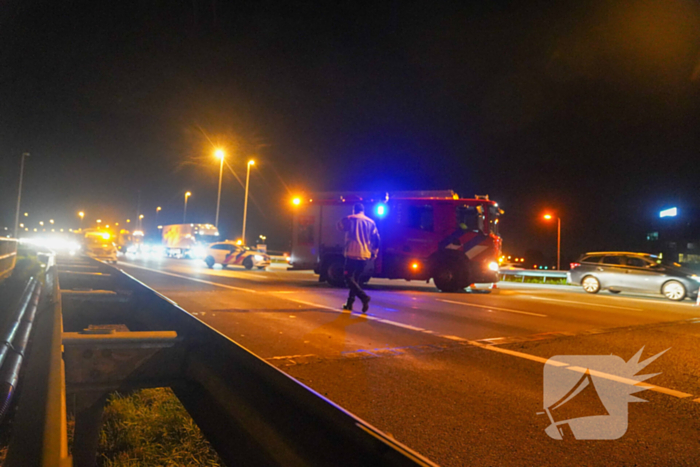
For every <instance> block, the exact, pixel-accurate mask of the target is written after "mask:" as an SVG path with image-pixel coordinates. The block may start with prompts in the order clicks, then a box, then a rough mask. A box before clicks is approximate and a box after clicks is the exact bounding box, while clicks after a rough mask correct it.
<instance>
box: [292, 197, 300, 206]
mask: <svg viewBox="0 0 700 467" xmlns="http://www.w3.org/2000/svg"><path fill="white" fill-rule="evenodd" d="M292 204H293V205H294V206H299V205H300V204H301V198H299V197H298V196H297V197H296V198H292Z"/></svg>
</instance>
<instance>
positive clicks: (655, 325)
mask: <svg viewBox="0 0 700 467" xmlns="http://www.w3.org/2000/svg"><path fill="white" fill-rule="evenodd" d="M118 267H120V268H122V269H124V271H126V272H127V273H128V274H130V275H132V276H134V277H135V278H137V279H139V280H141V281H142V282H144V283H146V284H147V285H149V286H150V287H152V288H154V289H155V290H157V291H158V292H160V293H162V294H163V295H165V296H167V297H168V298H170V299H172V300H173V301H175V302H176V303H177V304H178V305H180V306H181V307H182V308H184V309H186V310H187V311H189V312H190V313H192V314H193V315H195V316H197V317H198V318H199V319H201V320H202V321H204V322H206V323H207V324H209V325H211V326H212V327H214V328H216V329H217V330H219V331H220V332H222V333H223V334H225V335H227V336H229V337H230V338H231V339H233V340H234V341H236V342H237V343H239V344H240V345H242V346H244V347H245V348H247V349H249V350H250V351H252V352H253V353H255V354H257V355H258V356H259V357H261V358H264V359H266V360H267V361H268V362H270V363H271V364H273V365H275V366H277V367H278V368H280V369H282V370H283V371H285V372H287V373H288V374H290V375H291V376H293V377H295V378H296V379H298V380H299V381H301V382H302V383H304V384H306V385H307V386H309V387H311V388H313V389H315V390H316V391H318V392H320V393H321V394H324V395H325V396H326V397H328V398H329V399H331V400H333V401H334V402H336V403H338V404H340V405H341V406H343V407H345V408H346V409H348V410H350V411H351V412H353V413H354V414H356V415H358V416H359V417H361V418H363V419H365V420H367V421H368V422H370V423H372V424H373V425H375V426H376V427H378V428H379V429H381V430H383V431H385V432H387V433H389V434H391V435H392V436H394V437H395V438H396V439H397V440H399V441H401V442H403V443H404V444H406V445H408V446H409V447H411V448H413V449H415V450H416V451H418V452H420V453H422V454H423V455H425V456H427V457H429V458H430V459H432V460H433V461H434V462H436V463H438V464H440V465H444V466H462V465H480V466H489V465H494V466H495V465H552V466H560V465H601V466H603V465H604V466H608V465H697V464H699V463H700V421H699V420H700V418H699V416H700V381H699V380H698V375H699V374H700V357H699V356H698V352H697V349H698V348H699V345H700V308H698V307H695V306H694V304H693V303H692V302H691V301H689V300H686V301H684V302H680V303H676V302H670V301H668V300H665V299H662V298H659V297H653V296H642V295H629V294H624V293H623V294H620V295H612V294H610V293H608V292H605V291H603V292H601V293H599V294H597V295H590V294H586V293H584V292H582V291H581V290H579V288H575V287H568V286H542V285H528V284H517V283H503V282H501V283H499V285H498V289H496V290H476V291H472V292H463V293H452V294H447V293H440V292H438V291H437V290H436V289H435V288H434V287H433V286H432V285H431V284H425V283H414V282H410V283H409V282H405V281H388V280H375V279H373V280H372V281H371V283H370V284H369V285H368V287H367V291H368V293H369V294H370V296H371V297H372V302H371V307H370V311H369V313H368V314H367V315H363V314H361V313H359V312H357V311H355V312H353V313H347V312H342V310H341V304H342V303H343V302H344V299H345V296H346V294H347V292H346V291H345V290H342V289H333V288H330V287H328V286H327V285H325V284H319V283H318V281H317V278H316V276H315V275H313V274H312V273H310V272H303V271H299V272H297V271H286V270H284V269H282V268H270V269H268V270H267V271H257V270H251V271H247V270H244V269H235V268H229V269H226V270H222V269H219V267H218V266H217V267H216V268H215V269H213V270H210V269H207V268H206V266H205V265H204V264H203V262H201V261H193V260H174V259H165V258H129V259H126V261H121V262H120V263H119V264H118ZM356 308H357V309H359V308H360V307H359V306H357V304H356ZM640 349H643V352H642V356H641V358H640V359H639V360H640V361H642V360H645V359H647V358H649V357H652V356H654V355H656V354H658V353H660V352H663V351H666V352H665V353H664V354H663V355H661V356H660V357H658V359H656V360H655V361H653V362H648V366H646V368H643V365H638V366H637V365H633V364H629V365H627V366H625V365H623V366H619V365H618V366H617V367H610V366H609V367H605V368H603V369H602V370H601V369H600V368H598V372H597V373H596V372H595V371H594V372H592V373H593V377H594V379H592V380H591V379H589V380H586V375H585V370H586V368H582V367H581V364H579V363H577V362H579V360H576V358H574V357H572V356H578V355H593V356H610V355H615V356H619V357H621V359H622V360H624V362H628V361H631V362H632V363H635V362H636V360H635V358H633V357H634V356H635V354H637V352H638V351H640ZM554 356H561V357H559V358H558V361H559V362H563V363H557V362H551V361H550V362H548V359H549V358H551V357H554ZM607 358H608V360H605V361H606V362H609V361H610V358H612V357H607ZM613 360H614V358H613ZM622 360H619V361H620V362H621V361H622ZM590 368H591V369H592V370H595V368H594V366H593V365H591V366H590ZM596 368H597V367H596ZM546 369H547V371H552V372H554V373H551V374H554V376H552V378H550V380H549V381H548V383H546V384H545V383H544V378H543V375H544V373H545V370H546ZM555 373H556V374H555ZM657 373H658V374H657ZM635 374H642V375H643V374H656V375H655V376H653V377H651V378H650V379H647V380H646V381H645V382H644V383H638V382H637V380H635V379H634V375H635ZM562 375H563V376H562ZM567 375H568V376H567ZM571 375H574V376H571ZM572 378H573V379H572ZM588 378H591V377H588ZM577 381H578V383H577ZM586 381H588V382H591V381H592V382H593V386H590V385H589V387H588V388H587V389H586ZM574 383H576V384H574ZM557 384H559V385H558V386H557ZM635 384H636V386H635ZM639 384H643V385H644V387H646V388H647V390H645V391H643V392H638V393H637V394H636V397H638V398H640V399H643V400H646V401H647V402H645V403H636V402H629V403H628V402H627V399H628V396H627V394H631V393H633V392H634V391H635V390H637V389H640V388H639ZM567 385H568V386H567ZM562 387H564V388H565V389H564V390H563V392H562ZM568 387H571V389H574V388H575V387H578V388H583V390H582V391H581V392H580V397H572V398H571V400H568V401H567V402H565V403H562V404H561V407H557V408H556V409H552V408H551V407H550V411H549V413H547V412H545V410H544V409H545V404H544V399H543V394H544V392H545V391H546V392H547V394H549V397H550V400H549V403H548V406H551V405H552V401H553V400H554V401H556V400H559V399H560V397H559V396H565V395H566V392H567V390H568V389H566V388H568ZM593 388H595V390H593ZM557 391H559V392H557ZM596 394H597V396H596ZM620 394H622V396H619V395H620ZM613 395H616V396H614V397H613ZM576 396H578V394H576ZM552 397H554V399H553V400H552V399H551V398H552ZM615 397H617V398H615ZM620 397H621V399H620ZM574 399H575V401H574ZM561 400H562V401H563V400H567V399H566V398H565V397H561ZM601 403H602V404H601ZM555 405H557V404H555ZM603 405H604V407H603ZM627 413H628V424H627V427H626V431H625V430H624V426H622V428H620V425H619V423H620V419H619V418H617V419H615V422H613V418H614V417H612V416H613V415H615V416H618V415H620V414H622V422H624V418H625V417H624V415H625V414H627ZM590 415H598V416H601V417H599V419H597V423H598V425H596V426H597V427H598V428H597V431H596V433H598V434H597V435H596V436H597V437H600V436H603V437H607V438H610V437H615V438H617V439H603V440H600V439H596V440H590V439H574V436H573V432H572V431H569V428H570V429H574V424H575V423H577V422H576V421H574V422H572V423H570V424H569V425H568V426H567V425H566V424H564V425H563V426H561V427H560V428H561V429H562V431H560V433H563V438H564V439H562V440H555V439H552V438H550V437H549V436H548V435H547V434H546V433H545V429H546V428H547V427H548V426H549V425H550V423H551V421H552V420H554V421H555V422H559V421H561V420H566V419H575V418H578V417H584V416H590ZM608 415H609V417H605V416H608ZM550 416H551V417H552V419H551V420H550ZM615 423H618V425H616V426H617V428H615V427H613V425H615ZM623 425H624V423H623ZM555 431H556V429H555ZM579 433H580V432H579ZM579 437H580V436H579Z"/></svg>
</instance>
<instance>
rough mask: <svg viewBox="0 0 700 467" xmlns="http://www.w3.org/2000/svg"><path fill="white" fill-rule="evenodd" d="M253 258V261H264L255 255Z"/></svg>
mask: <svg viewBox="0 0 700 467" xmlns="http://www.w3.org/2000/svg"><path fill="white" fill-rule="evenodd" d="M253 258H254V259H255V261H262V260H263V259H265V258H263V257H262V256H260V255H255V256H253Z"/></svg>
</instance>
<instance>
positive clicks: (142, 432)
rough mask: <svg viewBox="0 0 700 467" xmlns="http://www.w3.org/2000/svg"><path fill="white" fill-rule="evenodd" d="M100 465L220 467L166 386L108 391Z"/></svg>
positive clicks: (99, 452) (215, 457)
mask: <svg viewBox="0 0 700 467" xmlns="http://www.w3.org/2000/svg"><path fill="white" fill-rule="evenodd" d="M98 456H99V465H101V466H103V467H136V466H168V467H170V466H172V467H175V466H178V467H179V466H207V467H217V466H220V465H222V463H221V460H220V459H219V457H218V456H217V454H216V452H215V451H214V449H213V448H212V447H211V445H210V444H209V443H208V442H207V440H206V439H205V438H204V435H203V434H202V432H201V431H200V430H199V427H197V425H196V424H195V423H194V420H192V418H191V417H190V416H189V414H188V413H187V411H186V410H185V408H184V407H183V406H182V404H181V403H180V401H179V400H178V399H177V397H176V396H175V394H174V393H173V392H172V391H171V390H170V389H168V388H158V389H144V390H141V391H137V392H135V393H132V394H130V395H120V394H113V395H111V396H110V398H109V400H108V401H107V406H106V407H105V412H104V417H103V426H102V432H101V434H100V447H99V451H98Z"/></svg>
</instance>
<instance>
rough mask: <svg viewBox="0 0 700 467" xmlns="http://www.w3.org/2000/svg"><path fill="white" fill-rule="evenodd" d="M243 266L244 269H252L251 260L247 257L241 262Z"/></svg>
mask: <svg viewBox="0 0 700 467" xmlns="http://www.w3.org/2000/svg"><path fill="white" fill-rule="evenodd" d="M243 266H244V267H245V268H246V269H253V258H251V257H250V256H248V257H247V258H246V259H244V260H243Z"/></svg>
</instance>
